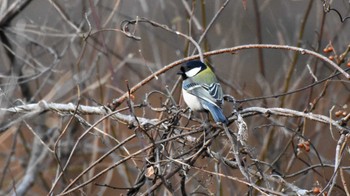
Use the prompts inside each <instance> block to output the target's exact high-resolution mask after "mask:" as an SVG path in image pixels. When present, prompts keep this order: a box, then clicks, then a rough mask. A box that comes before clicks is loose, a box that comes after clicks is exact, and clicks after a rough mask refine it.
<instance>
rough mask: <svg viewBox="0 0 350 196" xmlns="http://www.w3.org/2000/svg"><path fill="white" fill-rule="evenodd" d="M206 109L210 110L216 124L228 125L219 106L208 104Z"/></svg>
mask: <svg viewBox="0 0 350 196" xmlns="http://www.w3.org/2000/svg"><path fill="white" fill-rule="evenodd" d="M205 108H206V109H207V110H209V112H210V114H211V115H212V117H213V118H214V120H215V122H221V123H224V124H226V125H227V124H228V120H227V118H226V116H225V115H224V113H223V111H222V109H221V108H220V107H219V106H217V105H214V104H212V103H206V104H205Z"/></svg>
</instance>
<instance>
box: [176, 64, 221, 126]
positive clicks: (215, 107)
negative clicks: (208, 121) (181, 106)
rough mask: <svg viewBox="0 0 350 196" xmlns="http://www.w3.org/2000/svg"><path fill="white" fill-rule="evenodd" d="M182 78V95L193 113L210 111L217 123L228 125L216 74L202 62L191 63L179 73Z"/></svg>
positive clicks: (184, 66) (183, 66) (182, 67)
mask: <svg viewBox="0 0 350 196" xmlns="http://www.w3.org/2000/svg"><path fill="white" fill-rule="evenodd" d="M177 74H179V75H181V76H182V79H183V82H182V95H183V98H184V100H185V103H186V104H187V106H188V107H190V108H191V110H193V111H209V112H210V114H211V115H212V117H213V118H214V120H215V122H220V123H224V124H226V125H227V124H228V120H227V118H226V117H225V115H224V113H223V111H222V109H221V106H222V104H223V92H222V88H221V85H220V83H219V82H218V80H217V78H216V76H215V74H214V72H213V71H212V70H211V69H210V68H209V67H208V66H207V65H206V64H204V63H202V62H201V61H189V62H187V63H186V64H184V65H182V66H181V68H180V71H179V72H178V73H177Z"/></svg>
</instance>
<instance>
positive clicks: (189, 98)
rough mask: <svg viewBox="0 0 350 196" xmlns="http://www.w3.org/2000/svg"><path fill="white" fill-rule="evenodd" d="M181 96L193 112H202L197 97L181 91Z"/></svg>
mask: <svg viewBox="0 0 350 196" xmlns="http://www.w3.org/2000/svg"><path fill="white" fill-rule="evenodd" d="M182 95H183V98H184V100H185V103H186V104H187V106H188V107H190V108H191V110H193V111H202V110H204V108H203V106H202V104H201V102H200V100H199V98H198V97H196V96H194V95H192V94H190V93H188V92H187V91H186V90H184V89H182Z"/></svg>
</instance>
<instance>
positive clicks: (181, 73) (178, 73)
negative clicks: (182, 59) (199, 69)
mask: <svg viewBox="0 0 350 196" xmlns="http://www.w3.org/2000/svg"><path fill="white" fill-rule="evenodd" d="M176 74H177V75H183V74H184V72H182V71H181V70H180V71H178V72H177V73H176Z"/></svg>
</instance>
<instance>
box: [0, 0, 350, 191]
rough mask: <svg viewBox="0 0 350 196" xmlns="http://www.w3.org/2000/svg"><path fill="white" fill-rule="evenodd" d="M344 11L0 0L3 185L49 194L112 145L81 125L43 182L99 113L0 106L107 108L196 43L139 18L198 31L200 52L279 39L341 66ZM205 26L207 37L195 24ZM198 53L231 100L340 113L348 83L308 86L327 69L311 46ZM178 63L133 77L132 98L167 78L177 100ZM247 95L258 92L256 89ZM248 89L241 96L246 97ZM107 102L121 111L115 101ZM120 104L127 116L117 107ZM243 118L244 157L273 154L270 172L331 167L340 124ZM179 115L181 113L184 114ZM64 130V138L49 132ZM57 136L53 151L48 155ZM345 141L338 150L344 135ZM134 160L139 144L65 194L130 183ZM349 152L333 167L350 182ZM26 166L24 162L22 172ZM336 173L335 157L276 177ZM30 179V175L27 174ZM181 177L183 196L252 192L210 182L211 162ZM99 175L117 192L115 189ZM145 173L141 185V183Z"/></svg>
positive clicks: (281, 4) (156, 99)
mask: <svg viewBox="0 0 350 196" xmlns="http://www.w3.org/2000/svg"><path fill="white" fill-rule="evenodd" d="M223 6H224V7H223ZM349 8H350V5H349V2H348V1H344V0H338V1H326V0H325V1H322V0H308V1H302V0H285V1H271V0H264V1H261V0H260V1H258V0H247V1H245V0H242V1H224V0H217V1H211V0H192V1H190V0H179V1H164V0H149V1H145V0H127V1H125V0H124V1H123V0H114V1H99V0H95V1H93V0H89V1H84V0H62V1H54V0H19V1H8V0H1V1H0V38H1V44H0V74H1V75H0V76H1V78H0V80H1V82H0V85H1V86H0V88H1V89H0V90H1V99H0V104H1V105H0V107H1V108H2V109H3V110H1V113H0V122H1V124H0V125H1V133H0V157H1V158H0V190H1V194H14V193H16V192H17V194H19V195H21V194H27V195H44V194H48V193H49V191H50V190H52V189H53V190H52V191H53V192H52V194H54V195H55V194H59V193H61V191H62V190H63V189H64V188H65V187H66V186H67V184H69V182H70V181H71V180H72V179H74V178H75V177H76V176H77V175H79V174H80V173H81V172H82V170H84V169H85V168H87V167H88V166H89V165H90V164H91V163H93V162H94V161H96V160H97V159H98V158H99V157H100V156H101V155H103V154H106V152H108V151H109V150H110V149H111V148H112V147H113V146H115V145H116V143H118V142H116V143H114V142H115V141H112V139H110V138H107V137H106V136H105V135H103V134H101V133H100V132H95V131H93V132H91V134H88V135H87V136H86V137H85V138H84V139H83V142H82V143H80V144H79V145H77V147H76V149H75V153H74V155H73V159H72V160H71V161H70V162H69V166H68V168H67V169H66V170H65V171H66V172H64V173H65V174H64V177H62V178H60V180H59V182H58V184H57V185H56V186H55V188H52V184H53V183H54V181H55V179H57V176H58V174H59V171H60V167H62V166H63V165H64V164H65V161H67V158H68V155H69V153H70V152H71V150H72V148H73V146H74V144H75V143H76V142H77V139H78V138H79V137H80V136H81V135H82V133H84V131H86V130H87V129H88V127H90V126H91V125H92V124H94V123H95V122H96V121H98V120H99V119H100V118H101V115H83V114H81V117H82V118H83V119H84V122H82V120H81V119H80V120H79V118H72V114H67V113H60V112H59V111H56V112H52V111H45V112H42V113H35V114H31V113H28V114H23V113H20V114H16V113H9V112H6V111H5V109H6V108H10V107H13V106H18V105H22V104H29V103H38V102H39V101H40V100H45V101H46V102H48V103H51V102H53V103H62V104H68V103H74V104H77V103H78V101H79V104H82V105H89V106H102V105H107V104H108V103H111V102H112V100H113V99H116V98H118V97H120V96H122V95H123V94H124V93H126V92H127V84H128V85H129V86H130V87H133V86H134V85H136V84H138V83H139V82H140V81H141V80H143V79H144V78H146V77H147V76H149V75H150V74H152V73H154V72H155V71H157V70H160V69H162V68H163V67H164V66H166V65H168V64H170V63H172V62H174V61H177V60H180V59H182V58H184V57H187V56H191V55H192V54H193V51H194V48H195V47H194V45H193V44H191V42H190V41H189V40H188V39H185V38H184V37H181V36H179V35H177V34H176V33H174V32H171V31H169V30H165V29H163V28H160V27H156V26H154V25H151V24H149V23H147V22H140V21H141V20H142V18H147V19H148V20H150V21H154V22H156V23H159V24H161V25H166V26H167V27H169V28H170V29H171V30H172V31H179V32H181V33H183V34H185V35H188V36H190V37H192V38H193V39H194V40H195V41H198V40H199V39H200V38H201V36H203V35H204V36H203V40H202V41H201V43H200V46H201V49H202V51H203V52H206V51H213V50H218V49H224V48H231V47H235V46H240V45H245V44H258V43H260V44H276V45H290V46H297V47H301V48H305V49H309V50H312V51H315V52H317V53H319V54H321V55H324V56H326V57H329V58H330V59H331V60H333V61H334V62H336V63H337V64H339V66H340V67H342V68H343V69H345V68H346V67H347V64H348V65H349V60H348V56H349V55H348V52H349V51H347V48H348V47H349V43H350V36H349V35H350V34H349V30H350V29H349V28H350V19H348V20H344V21H343V19H346V17H348V16H349V14H350V9H349ZM325 11H326V12H325ZM132 20H136V22H135V24H129V25H127V26H123V24H126V23H125V21H132ZM123 21H124V22H123ZM123 27H126V28H124V29H123ZM207 28H208V31H207V32H206V34H203V33H204V32H205V30H206V29H207ZM122 30H125V31H124V32H123V31H122ZM126 35H133V36H135V37H136V38H140V39H135V38H131V37H128V36H126ZM328 48H330V49H329V50H327V49H328ZM195 54H198V53H197V52H196V53H195ZM341 54H343V55H342V56H341ZM206 61H207V62H209V63H210V65H211V66H212V67H213V69H214V71H215V73H216V75H217V76H218V78H219V80H220V81H221V83H222V86H223V90H224V92H225V94H229V95H232V96H234V97H235V98H236V99H237V100H238V103H239V107H240V108H247V107H252V106H260V107H267V108H269V107H281V108H289V109H293V110H296V111H301V112H312V113H315V114H321V115H325V116H330V117H332V118H334V119H335V120H337V119H339V118H340V117H345V116H347V114H348V112H349V109H348V104H349V89H350V86H349V82H348V81H347V80H345V77H343V76H341V75H339V76H338V77H334V78H330V79H328V80H326V81H322V82H319V83H317V84H316V83H315V82H317V81H321V80H322V79H325V78H327V77H329V76H331V75H332V74H334V73H335V72H334V71H335V70H334V68H333V67H331V66H330V65H329V64H327V63H325V62H323V61H321V60H319V59H317V58H315V57H314V56H310V55H301V54H300V53H295V52H293V51H287V50H281V49H279V50H277V49H256V48H252V49H247V50H240V51H237V52H235V53H222V54H219V55H214V56H210V57H208V58H206ZM177 70H178V66H177V67H175V68H173V69H170V70H167V71H166V72H165V73H164V74H161V75H159V77H158V78H157V79H153V80H151V81H150V82H148V83H147V84H146V85H144V86H142V87H141V88H139V89H138V90H137V91H136V92H135V93H134V94H133V95H134V97H135V98H134V100H133V102H134V103H135V105H137V104H142V103H144V101H145V95H147V94H148V93H150V92H153V91H160V92H163V93H165V94H169V93H168V92H169V91H170V90H171V89H173V88H174V92H173V93H172V94H171V97H172V98H173V99H174V100H175V101H176V103H177V105H179V106H180V107H181V108H185V105H184V103H183V101H182V100H181V96H180V95H181V93H180V86H179V85H178V84H177V81H178V76H177V75H176V72H177ZM126 81H127V82H126ZM311 84H315V85H314V86H310V88H306V89H305V90H303V91H300V92H295V93H291V94H288V95H285V96H278V95H281V94H283V93H286V92H294V91H295V90H297V89H300V88H303V87H306V86H308V85H311ZM275 95H276V96H275ZM266 96H267V97H269V96H270V97H269V98H266ZM271 96H272V97H271ZM273 96H275V97H273ZM257 97H265V98H261V99H253V98H257ZM165 99H166V97H165V96H163V95H160V94H157V93H155V95H152V96H150V97H149V99H148V100H147V101H148V103H149V104H150V105H152V106H153V107H162V106H163V105H164V101H165ZM247 99H252V100H250V101H245V100H247ZM168 106H169V107H170V104H168ZM225 106H226V107H225V108H224V110H225V113H226V114H227V115H229V114H231V112H232V107H231V106H229V105H228V106H227V105H225ZM118 108H127V104H126V102H124V103H123V104H122V105H121V106H120V107H118ZM337 112H338V113H337ZM122 113H123V114H127V115H129V114H130V112H129V110H128V109H125V110H124V111H122ZM135 113H136V114H137V115H138V116H140V117H144V118H148V119H153V118H158V119H161V118H162V116H160V115H159V112H156V111H153V110H151V109H149V108H147V107H146V108H142V107H141V108H139V109H136V111H135ZM245 121H246V123H247V125H248V132H249V138H248V146H249V149H250V150H249V151H250V153H252V154H253V155H254V156H255V157H254V158H256V159H259V160H260V161H262V162H266V163H268V164H271V167H269V169H267V170H268V171H269V173H270V174H271V173H272V174H274V173H277V174H279V175H281V176H285V175H289V174H294V172H298V171H300V170H302V169H305V168H309V167H311V166H312V165H314V164H320V162H322V163H323V164H330V165H332V164H334V159H335V158H334V157H335V152H336V151H335V148H336V144H337V141H338V139H339V135H340V134H339V132H338V131H337V130H336V129H335V128H333V129H330V127H329V125H327V124H321V123H319V122H314V121H309V120H306V119H303V118H282V117H275V118H273V119H271V118H266V117H265V116H252V117H249V118H246V119H245ZM192 124H193V123H192ZM180 125H182V126H185V125H186V124H185V123H184V121H181V122H180ZM195 125H196V124H195ZM96 127H97V128H98V129H99V130H101V131H102V132H105V133H107V134H108V135H110V136H112V137H113V138H114V139H116V140H118V141H123V140H124V139H125V138H127V137H129V136H130V135H131V134H133V133H134V131H133V130H132V129H130V127H128V126H127V125H125V124H124V123H120V122H118V121H115V120H112V119H106V120H104V121H103V123H100V124H98V125H97V126H96ZM189 127H190V126H189ZM62 132H64V134H63V136H62V137H60V138H59V139H58V136H59V135H60V134H62ZM296 133H298V134H299V135H298V137H297V134H296ZM300 135H301V136H303V137H304V138H305V139H302V138H303V137H301V136H300ZM221 137H222V138H221V139H222V140H220V141H221V142H223V143H225V141H226V140H225V138H224V136H221ZM38 138H41V139H39V140H38ZM145 140H146V139H144V138H142V137H136V138H134V139H133V140H132V141H130V142H128V143H127V144H126V145H125V148H127V149H128V150H129V151H130V152H135V151H137V150H140V149H142V148H143V147H145V146H146V145H147V144H148V141H145ZM300 140H302V141H308V140H309V141H310V142H311V143H312V145H313V147H314V148H312V150H311V151H310V152H306V151H303V150H300V149H299V148H300V146H299V148H298V146H297V145H298V142H300ZM55 142H57V144H56V147H57V148H56V152H53V151H52V149H53V147H54V146H55ZM215 145H216V148H217V149H220V148H221V146H222V145H223V144H221V143H220V142H217V144H216V143H214V144H213V148H214V149H215ZM37 148H38V149H37ZM298 149H299V150H298ZM344 149H347V143H346V142H345V143H344ZM35 153H39V154H40V156H38V157H40V158H35V159H34V160H33V157H36V156H33V154H35ZM298 153H301V154H298ZM126 155H127V154H125V152H124V151H123V150H117V151H115V152H114V153H111V154H110V155H108V158H107V159H106V160H104V161H103V162H101V163H100V164H99V165H98V166H96V167H94V170H91V171H90V172H88V173H86V174H85V175H84V176H83V177H82V178H81V179H80V181H79V183H78V184H80V183H82V182H84V181H86V180H88V179H90V178H91V177H92V176H93V175H94V174H96V173H98V172H99V171H101V170H103V169H105V168H107V167H108V166H110V165H112V164H113V163H115V162H116V161H118V160H121V159H122V158H123V157H125V156H126ZM145 157H147V153H145V154H142V155H139V156H138V157H136V158H135V159H134V160H133V161H131V160H129V161H127V162H125V164H121V165H119V166H118V167H116V168H115V169H113V170H111V171H109V172H107V173H106V174H105V175H103V176H102V177H100V178H99V180H98V181H97V182H98V183H101V184H103V185H102V186H101V185H96V184H94V183H91V184H88V185H86V186H85V187H84V188H82V189H81V190H80V191H81V192H79V191H76V192H75V194H87V195H98V194H99V195H109V194H113V195H114V194H125V193H126V192H127V187H131V186H132V185H134V184H135V182H134V181H135V179H136V176H137V175H138V174H139V171H140V168H142V167H143V165H144V164H145V160H144V158H145ZM252 159H253V158H252ZM58 160H59V161H58ZM349 163H350V162H349V153H348V152H344V157H343V159H342V162H341V165H342V166H344V175H345V179H347V180H346V182H347V183H348V184H350V181H349V179H350V175H349V170H347V169H348V168H346V166H348V165H349ZM59 165H60V166H59ZM213 165H214V163H213V162H209V163H207V165H206V164H205V165H204V166H207V167H208V169H212V171H214V166H213ZM321 165H322V164H321ZM29 166H30V167H29ZM39 166H40V167H39ZM221 166H222V165H221ZM138 167H139V168H138ZM264 167H265V166H261V168H264ZM34 168H36V169H34ZM33 170H34V173H32V175H28V173H30V172H33ZM262 170H264V169H262ZM333 170H334V166H333V167H332V166H329V167H321V168H316V169H314V170H312V169H308V170H307V171H310V172H309V173H307V174H306V173H305V174H301V175H291V177H290V178H285V180H287V181H288V182H290V183H295V185H296V186H298V187H300V188H303V189H306V190H313V189H314V188H315V187H316V188H317V187H318V188H320V189H322V188H324V187H326V185H327V182H328V181H329V179H330V178H331V176H332V174H333ZM215 172H221V173H224V174H227V175H229V176H237V177H238V178H242V175H241V174H240V173H239V172H237V171H231V170H230V169H227V168H226V169H225V166H222V168H220V169H219V170H215ZM28 176H30V177H32V178H33V179H35V180H32V181H30V180H29V181H28V179H26V178H28ZM189 176H191V177H192V178H193V179H192V181H191V180H190V181H189V182H188V186H187V188H186V190H187V192H188V194H195V192H196V191H198V192H202V193H203V194H204V195H210V194H214V195H215V194H218V193H220V194H231V195H243V194H253V193H254V192H250V191H251V190H250V188H249V187H248V186H247V185H245V184H242V183H239V182H237V181H234V180H229V179H227V178H223V179H222V182H221V181H220V183H221V186H220V187H219V185H217V184H218V183H217V182H218V180H217V178H218V176H212V175H209V174H208V173H201V172H199V171H192V173H191V175H189ZM341 179H342V178H340V177H338V178H337V182H336V188H335V190H334V191H335V193H336V194H338V195H344V194H345V190H344V189H345V187H344V186H343V185H344V184H343V181H342V180H341ZM178 181H179V179H177V178H173V179H172V183H173V186H175V187H173V190H174V192H173V193H174V194H180V193H181V191H180V190H179V188H177V186H179V185H178V183H179V182H178ZM23 182H30V183H28V184H24V183H23ZM214 182H215V183H214ZM106 184H107V185H110V186H115V187H126V189H122V188H121V189H118V188H117V189H114V188H110V187H108V186H106ZM150 184H152V183H150ZM150 184H148V186H144V187H142V189H141V190H143V191H145V190H147V188H149V187H150V186H151V185H150ZM258 184H259V183H258ZM259 185H261V186H263V187H265V188H266V187H267V188H271V189H272V190H276V191H281V190H282V189H281V187H279V188H280V189H278V186H279V185H272V184H270V185H266V186H264V185H263V182H260V184H259ZM198 187H200V188H198ZM204 187H208V188H207V189H206V188H204ZM165 190H167V189H166V188H164V187H162V188H160V189H158V191H159V192H156V193H159V194H166V193H167V192H166V191H165ZM218 190H220V191H218ZM21 191H22V192H21ZM163 191H164V192H163ZM281 192H283V191H281ZM255 194H257V193H255Z"/></svg>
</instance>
